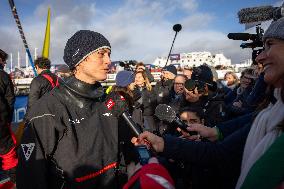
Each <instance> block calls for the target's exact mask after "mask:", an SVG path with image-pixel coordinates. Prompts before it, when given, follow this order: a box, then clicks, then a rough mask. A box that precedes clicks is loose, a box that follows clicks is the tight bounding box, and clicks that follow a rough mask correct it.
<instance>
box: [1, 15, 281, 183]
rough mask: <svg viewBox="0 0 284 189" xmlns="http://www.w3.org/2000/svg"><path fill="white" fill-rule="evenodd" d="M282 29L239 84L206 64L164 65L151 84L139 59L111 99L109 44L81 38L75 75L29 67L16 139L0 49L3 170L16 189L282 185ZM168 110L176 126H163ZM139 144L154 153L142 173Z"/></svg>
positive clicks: (277, 24) (267, 40)
mask: <svg viewBox="0 0 284 189" xmlns="http://www.w3.org/2000/svg"><path fill="white" fill-rule="evenodd" d="M283 31H284V18H281V19H279V20H277V21H274V22H272V24H271V25H270V26H269V28H268V29H267V31H266V32H265V34H264V36H263V42H264V50H263V51H262V52H261V53H260V54H259V55H258V56H257V58H256V62H257V63H258V65H257V66H255V65H253V66H252V67H250V68H247V69H245V70H243V71H242V73H241V76H240V78H238V77H237V76H236V74H235V73H233V72H228V73H226V74H225V76H224V79H223V80H219V79H218V76H216V71H215V70H214V68H212V67H210V66H208V65H201V66H198V67H193V68H184V69H183V71H182V72H178V71H177V68H176V67H175V66H173V65H168V66H165V67H164V68H163V69H162V71H161V80H160V81H158V82H157V83H156V85H154V86H153V85H151V83H152V82H153V81H154V78H153V76H152V75H151V72H150V71H149V70H148V68H147V67H146V66H145V65H144V64H143V63H142V62H139V63H137V64H136V68H135V70H132V71H130V70H123V71H120V72H118V73H117V75H116V80H115V85H114V86H112V87H111V88H109V89H108V91H107V92H106V91H105V90H104V88H103V87H102V86H101V84H100V81H103V80H105V79H106V78H107V73H108V72H109V66H110V64H111V61H110V54H111V45H110V42H109V41H108V39H106V38H105V37H104V36H103V35H102V34H100V33H98V32H94V31H90V30H80V31H78V32H76V33H75V34H74V35H73V36H72V37H71V38H69V39H68V41H67V43H66V45H65V49H64V56H63V59H64V62H65V63H66V64H67V65H68V67H69V69H70V70H71V73H70V75H68V76H66V77H58V76H56V75H54V74H52V73H51V72H50V70H49V69H50V66H51V62H50V61H49V59H48V58H44V57H40V58H38V59H36V60H35V68H36V71H37V73H38V76H37V77H35V78H34V79H33V81H32V83H31V86H30V88H31V90H30V93H29V101H28V107H27V113H26V115H25V129H24V133H23V136H22V138H21V141H15V137H14V136H13V133H12V132H11V129H10V123H11V120H12V115H13V113H12V112H13V105H14V101H15V96H14V92H13V84H12V82H11V79H10V78H9V75H8V74H7V73H5V72H4V71H3V66H4V65H5V61H6V60H7V56H8V55H7V54H6V53H5V52H4V51H2V50H1V51H0V63H1V64H0V65H1V67H0V74H1V77H0V103H1V104H0V124H1V125H0V129H1V132H0V158H1V160H2V164H1V167H2V170H3V171H4V172H3V173H2V174H5V175H8V176H9V177H10V180H11V181H12V182H14V183H16V187H17V188H18V189H38V188H43V189H45V188H46V189H48V188H52V189H57V188H58V189H62V188H68V189H69V188H80V189H81V188H125V189H126V188H129V189H135V188H166V189H172V188H181V189H203V188H218V189H222V188H224V189H228V188H237V189H239V188H242V189H246V188H284V184H283V181H284V161H283V152H284V150H283V137H284V136H283V130H284V104H283V101H284V89H283V85H284V32H283ZM160 105H165V107H166V108H165V109H164V110H163V112H158V108H157V106H160ZM156 108H157V109H156ZM169 112H173V120H175V121H176V122H178V121H179V120H180V121H181V122H179V123H178V124H174V123H173V122H172V121H168V120H170V118H169V117H171V116H172V115H171V116H169V115H168V113H169ZM158 114H160V116H162V117H163V116H164V117H165V119H163V120H160V119H159V118H160V117H159V116H158ZM167 116H168V117H167ZM182 126H186V128H182ZM16 142H18V143H20V145H18V146H16ZM141 146H142V147H143V146H144V147H146V148H145V149H146V151H147V152H149V154H150V155H151V157H152V158H150V157H147V158H148V159H147V158H146V165H145V157H144V156H146V155H149V154H147V153H146V151H143V153H142V154H141V152H140V151H138V149H140V148H138V147H141ZM16 150H17V152H18V153H16ZM145 153H146V155H145ZM143 158H144V159H143ZM149 158H150V159H149ZM147 162H148V163H147Z"/></svg>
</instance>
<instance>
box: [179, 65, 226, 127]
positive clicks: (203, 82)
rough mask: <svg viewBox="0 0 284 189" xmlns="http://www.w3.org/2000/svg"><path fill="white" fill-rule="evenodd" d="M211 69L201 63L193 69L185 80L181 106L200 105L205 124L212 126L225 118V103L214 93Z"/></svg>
mask: <svg viewBox="0 0 284 189" xmlns="http://www.w3.org/2000/svg"><path fill="white" fill-rule="evenodd" d="M214 86H216V85H215V84H214V81H213V74H212V71H211V69H210V68H209V67H208V66H206V65H201V66H199V67H197V68H195V69H194V70H193V73H192V77H191V79H190V80H187V81H186V82H185V89H184V95H185V99H186V103H184V106H183V107H201V108H202V109H203V112H204V114H205V118H206V120H205V124H206V125H207V126H209V127H213V126H215V125H216V124H218V123H221V122H223V121H225V120H226V119H227V117H226V110H225V103H224V101H223V99H221V98H220V97H219V96H218V95H217V94H216V92H215V91H216V89H215V88H214Z"/></svg>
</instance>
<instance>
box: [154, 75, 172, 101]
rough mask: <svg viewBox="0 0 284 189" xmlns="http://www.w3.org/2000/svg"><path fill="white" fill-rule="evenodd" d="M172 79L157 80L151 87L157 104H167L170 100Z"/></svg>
mask: <svg viewBox="0 0 284 189" xmlns="http://www.w3.org/2000/svg"><path fill="white" fill-rule="evenodd" d="M173 81H174V80H167V81H159V82H157V84H156V85H155V87H154V89H153V92H154V95H155V96H156V101H157V104H167V103H168V102H169V101H170V90H171V88H172V86H173Z"/></svg>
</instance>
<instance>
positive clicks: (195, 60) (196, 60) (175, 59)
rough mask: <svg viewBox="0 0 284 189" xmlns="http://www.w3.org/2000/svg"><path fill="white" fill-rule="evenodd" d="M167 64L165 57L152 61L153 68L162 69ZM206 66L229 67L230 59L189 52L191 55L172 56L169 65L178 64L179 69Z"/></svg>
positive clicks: (220, 55) (216, 55) (222, 56)
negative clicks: (158, 67)
mask: <svg viewBox="0 0 284 189" xmlns="http://www.w3.org/2000/svg"><path fill="white" fill-rule="evenodd" d="M166 62H167V57H158V58H156V59H155V61H154V63H153V64H154V65H155V66H160V67H164V66H165V64H166ZM204 63H206V64H208V65H211V66H217V65H224V66H230V65H231V59H227V58H226V57H225V56H224V55H223V54H214V55H212V54H211V53H210V52H191V53H180V54H172V55H171V57H170V59H169V62H168V65H169V64H180V66H181V67H184V66H190V67H193V66H199V65H202V64H204Z"/></svg>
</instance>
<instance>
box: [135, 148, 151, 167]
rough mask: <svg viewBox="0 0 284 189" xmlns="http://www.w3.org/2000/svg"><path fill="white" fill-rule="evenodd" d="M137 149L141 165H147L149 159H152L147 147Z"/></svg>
mask: <svg viewBox="0 0 284 189" xmlns="http://www.w3.org/2000/svg"><path fill="white" fill-rule="evenodd" d="M135 149H136V151H137V155H138V158H139V162H140V164H141V165H145V164H147V163H148V161H149V159H150V158H151V157H152V156H151V153H150V151H149V150H148V149H147V147H146V146H145V145H138V146H135Z"/></svg>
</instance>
